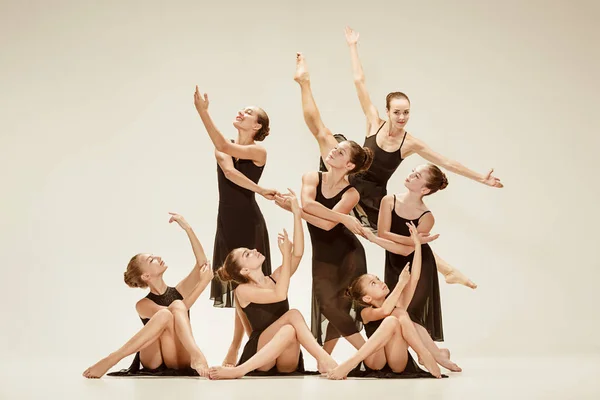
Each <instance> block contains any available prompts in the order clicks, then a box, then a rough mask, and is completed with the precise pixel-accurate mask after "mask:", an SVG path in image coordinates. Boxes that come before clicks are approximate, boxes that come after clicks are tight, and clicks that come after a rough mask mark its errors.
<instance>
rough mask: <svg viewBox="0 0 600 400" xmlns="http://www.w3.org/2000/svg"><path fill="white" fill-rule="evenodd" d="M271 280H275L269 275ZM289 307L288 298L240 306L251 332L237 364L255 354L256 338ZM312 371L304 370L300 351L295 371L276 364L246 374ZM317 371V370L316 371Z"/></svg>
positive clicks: (281, 373) (302, 372)
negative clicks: (289, 370) (263, 369)
mask: <svg viewBox="0 0 600 400" xmlns="http://www.w3.org/2000/svg"><path fill="white" fill-rule="evenodd" d="M269 278H271V280H272V281H273V282H275V280H274V279H273V278H272V277H271V276H269ZM289 309H290V305H289V302H288V299H287V298H286V299H285V300H282V301H279V302H277V303H270V304H257V303H249V304H248V305H247V306H246V307H242V311H243V312H244V314H245V315H246V318H247V319H248V323H249V324H250V327H251V328H252V333H251V334H250V338H249V339H248V341H247V342H246V345H245V346H244V351H243V352H242V355H241V356H240V359H239V361H238V363H237V365H240V364H243V363H245V362H246V361H248V360H249V359H250V358H252V356H254V355H255V354H256V352H257V351H258V340H259V338H260V335H261V334H262V333H263V332H264V330H265V329H267V328H268V327H269V326H271V325H272V324H273V323H274V322H275V321H277V320H278V319H279V318H281V317H282V316H283V315H284V314H285V313H286V312H288V311H289ZM313 373H314V372H308V371H305V370H304V358H303V357H302V351H300V353H299V356H298V366H297V367H296V371H295V372H291V373H283V372H279V371H278V370H277V365H275V366H273V368H271V369H270V370H269V371H258V370H254V371H252V372H250V373H249V374H248V375H253V376H273V375H307V374H310V375H312V374H313ZM317 373H318V372H317Z"/></svg>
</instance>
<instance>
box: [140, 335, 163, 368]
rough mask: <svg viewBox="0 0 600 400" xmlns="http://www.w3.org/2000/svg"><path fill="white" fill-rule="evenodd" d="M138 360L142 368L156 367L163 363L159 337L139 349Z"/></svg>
mask: <svg viewBox="0 0 600 400" xmlns="http://www.w3.org/2000/svg"><path fill="white" fill-rule="evenodd" d="M140 362H141V363H142V366H143V367H144V368H149V369H156V368H158V367H160V366H161V365H162V363H163V358H162V349H161V347H160V338H159V339H156V340H155V341H154V342H153V343H152V344H150V345H148V346H146V347H145V348H144V349H142V350H140Z"/></svg>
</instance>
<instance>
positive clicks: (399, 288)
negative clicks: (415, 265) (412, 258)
mask: <svg viewBox="0 0 600 400" xmlns="http://www.w3.org/2000/svg"><path fill="white" fill-rule="evenodd" d="M408 265H409V263H406V265H405V266H404V269H403V270H402V272H401V273H400V276H399V277H398V282H397V283H396V287H395V288H394V290H392V293H390V294H389V295H388V297H387V298H386V299H385V301H384V302H383V304H382V305H381V307H368V308H365V309H364V310H362V311H361V317H362V320H363V322H365V323H368V322H369V321H379V320H380V319H383V318H385V317H387V316H389V315H391V314H392V311H394V309H395V308H396V306H397V304H398V302H399V301H400V298H401V296H402V292H403V291H404V289H405V287H406V284H407V283H408V281H409V279H410V271H409V270H408ZM377 283H378V282H376V283H375V284H377Z"/></svg>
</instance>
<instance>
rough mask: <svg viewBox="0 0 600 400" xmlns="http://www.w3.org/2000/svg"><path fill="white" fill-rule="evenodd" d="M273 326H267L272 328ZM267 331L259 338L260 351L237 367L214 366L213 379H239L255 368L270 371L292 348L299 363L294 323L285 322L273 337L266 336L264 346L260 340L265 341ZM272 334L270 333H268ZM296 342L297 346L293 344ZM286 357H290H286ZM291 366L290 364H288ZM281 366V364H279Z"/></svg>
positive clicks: (211, 371) (211, 375)
mask: <svg viewBox="0 0 600 400" xmlns="http://www.w3.org/2000/svg"><path fill="white" fill-rule="evenodd" d="M270 328H271V327H269V328H267V329H270ZM265 333H267V331H266V330H265V332H263V334H261V338H260V339H259V347H260V349H259V351H258V352H257V353H256V354H255V355H253V356H252V357H251V358H250V359H249V360H248V361H246V362H245V363H243V364H241V365H238V366H237V367H233V368H231V367H213V368H211V369H210V378H211V379H237V378H241V377H242V376H244V375H246V374H247V373H249V372H251V371H254V370H263V371H268V370H269V369H271V368H273V366H274V365H275V364H276V363H277V359H278V357H280V356H282V355H283V353H285V352H286V351H289V349H290V348H291V349H292V350H293V351H294V352H295V353H296V360H295V364H296V366H297V365H298V357H297V354H298V351H299V348H298V347H297V343H298V342H297V340H296V330H295V329H294V327H293V326H292V325H289V324H285V325H283V326H281V327H279V329H278V330H277V332H275V334H274V335H273V336H272V337H269V338H268V339H269V340H268V341H267V340H266V339H267V338H264V339H265V341H266V343H265V344H264V345H263V346H260V344H261V343H260V342H261V341H263V336H264V335H265ZM267 336H270V335H267ZM294 344H296V346H293V345H294ZM285 358H286V359H287V358H288V357H285ZM288 367H289V366H288ZM278 368H279V365H278Z"/></svg>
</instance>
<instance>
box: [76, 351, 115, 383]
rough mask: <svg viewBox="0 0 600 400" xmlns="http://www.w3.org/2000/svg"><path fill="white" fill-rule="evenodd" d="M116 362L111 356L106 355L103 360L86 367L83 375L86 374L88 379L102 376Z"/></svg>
mask: <svg viewBox="0 0 600 400" xmlns="http://www.w3.org/2000/svg"><path fill="white" fill-rule="evenodd" d="M115 364H116V362H115V360H114V359H113V358H112V357H111V356H108V357H105V358H103V359H102V360H100V361H98V362H97V363H96V364H94V365H92V366H91V367H89V368H88V369H86V370H85V371H84V372H83V376H85V377H86V378H88V379H98V378H101V377H102V376H103V375H104V374H106V373H107V372H108V370H109V369H110V368H111V367H113V366H114V365H115Z"/></svg>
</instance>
